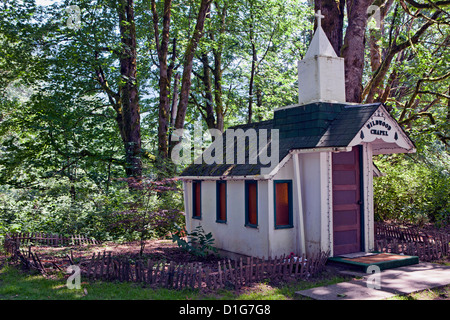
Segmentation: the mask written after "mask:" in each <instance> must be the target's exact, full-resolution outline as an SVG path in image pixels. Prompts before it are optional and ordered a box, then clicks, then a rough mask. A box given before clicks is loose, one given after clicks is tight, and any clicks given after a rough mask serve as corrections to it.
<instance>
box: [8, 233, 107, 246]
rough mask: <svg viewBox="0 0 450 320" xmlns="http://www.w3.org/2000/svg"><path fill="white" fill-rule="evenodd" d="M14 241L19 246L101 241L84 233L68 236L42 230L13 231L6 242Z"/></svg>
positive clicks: (64, 244)
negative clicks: (28, 231) (29, 231)
mask: <svg viewBox="0 0 450 320" xmlns="http://www.w3.org/2000/svg"><path fill="white" fill-rule="evenodd" d="M7 241H14V242H16V243H17V245H18V246H29V245H32V244H40V245H45V246H52V247H58V246H68V245H72V246H76V245H88V244H99V243H100V242H99V241H97V240H95V239H92V238H89V237H86V236H84V235H80V234H76V235H71V236H68V237H65V236H61V235H58V234H48V233H41V232H34V233H26V232H24V233H13V234H9V233H7V234H6V237H5V242H7Z"/></svg>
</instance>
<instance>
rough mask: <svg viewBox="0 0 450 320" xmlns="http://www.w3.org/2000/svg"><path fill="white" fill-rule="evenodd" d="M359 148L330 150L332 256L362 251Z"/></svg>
mask: <svg viewBox="0 0 450 320" xmlns="http://www.w3.org/2000/svg"><path fill="white" fill-rule="evenodd" d="M359 161H360V160H359V147H357V146H356V147H353V149H352V151H350V152H339V153H333V242H334V243H333V247H334V255H335V256H337V255H341V254H346V253H353V252H359V251H361V189H360V163H359Z"/></svg>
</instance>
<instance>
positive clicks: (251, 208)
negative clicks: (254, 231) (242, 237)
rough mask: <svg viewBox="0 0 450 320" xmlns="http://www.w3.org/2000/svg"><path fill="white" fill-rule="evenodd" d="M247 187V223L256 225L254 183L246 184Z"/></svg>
mask: <svg viewBox="0 0 450 320" xmlns="http://www.w3.org/2000/svg"><path fill="white" fill-rule="evenodd" d="M247 188H248V208H247V210H248V223H249V224H252V225H256V224H257V223H258V219H257V208H258V207H257V205H258V204H257V195H256V192H257V190H256V183H249V184H247Z"/></svg>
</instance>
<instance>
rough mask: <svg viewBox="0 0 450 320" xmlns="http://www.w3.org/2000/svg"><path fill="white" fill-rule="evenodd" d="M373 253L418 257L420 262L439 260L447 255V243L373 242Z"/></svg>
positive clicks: (428, 241) (429, 241)
mask: <svg viewBox="0 0 450 320" xmlns="http://www.w3.org/2000/svg"><path fill="white" fill-rule="evenodd" d="M375 251H378V252H388V253H397V254H404V255H410V256H417V257H419V260H420V261H433V260H439V259H442V258H443V257H446V256H448V255H449V253H450V251H449V242H448V241H441V240H426V241H423V242H418V241H402V240H397V239H392V240H387V239H383V240H375Z"/></svg>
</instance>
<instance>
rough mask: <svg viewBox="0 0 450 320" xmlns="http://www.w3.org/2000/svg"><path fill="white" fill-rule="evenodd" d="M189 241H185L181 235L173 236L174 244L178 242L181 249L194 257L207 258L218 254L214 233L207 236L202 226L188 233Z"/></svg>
mask: <svg viewBox="0 0 450 320" xmlns="http://www.w3.org/2000/svg"><path fill="white" fill-rule="evenodd" d="M187 239H188V241H186V240H184V239H183V238H181V237H180V236H179V234H174V235H173V236H172V241H173V242H176V243H177V244H178V246H179V247H180V248H181V249H183V250H185V251H187V252H189V253H190V254H192V255H194V256H197V257H202V258H206V257H207V256H208V255H210V254H215V253H217V248H215V247H214V238H213V237H212V233H211V232H209V233H207V234H205V230H203V227H202V226H198V227H196V228H195V229H194V230H193V231H192V232H191V233H188V234H187Z"/></svg>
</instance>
